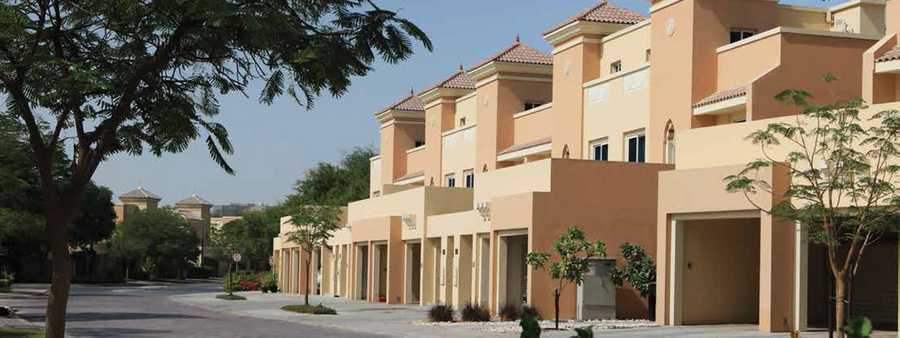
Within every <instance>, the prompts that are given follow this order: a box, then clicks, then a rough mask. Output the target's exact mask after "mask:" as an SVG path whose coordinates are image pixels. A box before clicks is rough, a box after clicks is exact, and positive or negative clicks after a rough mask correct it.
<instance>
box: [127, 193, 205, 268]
mask: <svg viewBox="0 0 900 338" xmlns="http://www.w3.org/2000/svg"><path fill="white" fill-rule="evenodd" d="M161 200H162V198H160V197H159V196H158V195H156V194H154V193H152V192H150V191H147V190H146V189H144V187H138V188H137V189H134V190H131V191H129V192H126V193H124V194H122V195H119V201H120V203H118V204H116V205H115V206H114V209H115V212H116V224H121V223H122V222H124V221H125V220H126V219H127V218H128V217H130V216H131V215H133V214H134V213H135V212H136V211H138V210H145V209H155V208H158V207H159V202H160V201H161ZM211 208H212V203H210V202H209V201H207V200H205V199H203V198H202V197H200V196H198V195H197V194H192V195H191V196H188V197H187V198H185V199H182V200H180V201H178V202H175V211H176V212H178V213H179V214H180V215H181V216H182V217H184V219H185V220H187V221H188V223H190V224H191V228H192V229H194V233H196V234H197V237H198V238H199V239H200V256H199V257H198V258H197V265H203V257H205V256H206V255H207V253H208V248H209V226H210V218H211V217H210V209H211Z"/></svg>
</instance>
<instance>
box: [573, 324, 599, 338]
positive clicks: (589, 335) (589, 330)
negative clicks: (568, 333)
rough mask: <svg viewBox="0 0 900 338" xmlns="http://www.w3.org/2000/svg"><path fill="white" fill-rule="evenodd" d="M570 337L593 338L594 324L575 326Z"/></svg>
mask: <svg viewBox="0 0 900 338" xmlns="http://www.w3.org/2000/svg"><path fill="white" fill-rule="evenodd" d="M572 338H594V326H593V325H589V326H585V327H576V328H575V335H574V336H572Z"/></svg>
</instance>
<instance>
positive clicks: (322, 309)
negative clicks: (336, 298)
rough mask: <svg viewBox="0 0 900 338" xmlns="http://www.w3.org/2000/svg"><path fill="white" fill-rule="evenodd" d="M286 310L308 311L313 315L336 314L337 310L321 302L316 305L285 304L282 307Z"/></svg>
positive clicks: (307, 312)
mask: <svg viewBox="0 0 900 338" xmlns="http://www.w3.org/2000/svg"><path fill="white" fill-rule="evenodd" d="M281 309H282V310H284V311H290V312H296V313H306V314H313V315H336V314H337V311H336V310H335V309H332V308H330V307H327V306H325V305H322V304H321V303H320V304H319V305H316V306H312V305H285V306H282V307H281Z"/></svg>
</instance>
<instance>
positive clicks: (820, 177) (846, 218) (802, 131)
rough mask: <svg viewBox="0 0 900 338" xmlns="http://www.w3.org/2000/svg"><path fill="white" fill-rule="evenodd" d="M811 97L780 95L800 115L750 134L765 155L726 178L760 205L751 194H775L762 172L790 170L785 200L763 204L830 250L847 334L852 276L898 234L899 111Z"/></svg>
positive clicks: (838, 316) (838, 317)
mask: <svg viewBox="0 0 900 338" xmlns="http://www.w3.org/2000/svg"><path fill="white" fill-rule="evenodd" d="M825 80H826V81H827V82H832V81H835V80H836V79H835V78H834V77H832V76H827V77H826V79H825ZM811 98H812V96H811V95H810V94H809V93H808V92H805V91H802V90H786V91H784V92H781V93H780V94H778V95H777V96H776V100H778V101H780V102H783V103H785V104H786V105H787V106H789V107H795V108H798V109H799V110H800V111H801V113H800V114H799V115H797V116H796V118H793V119H788V120H785V121H782V122H776V123H770V124H769V125H768V126H767V127H766V128H765V129H762V130H759V131H756V132H753V133H752V134H750V135H749V136H748V137H747V139H748V140H749V141H751V142H753V144H756V145H758V146H759V147H760V152H761V154H762V157H761V158H760V159H758V160H756V161H753V162H750V163H749V164H747V166H746V167H745V168H744V169H743V170H741V172H739V173H737V174H735V175H731V176H728V177H726V178H725V181H726V183H727V189H728V190H729V191H732V192H743V193H744V194H745V195H746V196H747V199H748V201H750V202H751V203H753V199H752V198H751V197H752V196H751V195H753V194H756V193H759V192H763V193H766V194H772V193H773V192H774V191H773V182H769V181H767V180H765V179H763V178H762V176H761V175H758V172H759V171H760V170H767V169H770V168H782V170H786V171H787V173H788V175H789V176H790V177H789V178H790V181H789V182H787V183H786V184H787V186H786V187H784V188H785V191H784V194H783V195H784V196H783V197H784V198H783V199H782V201H781V202H779V203H777V204H776V205H774V206H773V207H772V208H769V209H767V208H764V207H762V206H757V207H758V208H760V209H761V210H763V211H765V212H767V213H770V214H772V215H773V216H775V217H780V218H783V219H787V220H790V221H793V222H795V223H796V224H799V225H800V226H801V227H802V231H803V232H804V233H805V234H806V235H807V236H808V238H809V241H810V242H812V243H820V244H822V245H823V246H824V247H825V251H826V256H827V257H826V260H827V262H828V269H829V271H830V272H831V279H832V280H833V285H834V316H835V317H834V320H835V323H836V326H837V330H836V331H837V332H838V334H839V335H843V332H842V327H843V325H844V322H845V320H846V317H847V316H846V314H847V309H848V308H849V304H850V302H851V299H850V295H851V290H852V281H853V277H854V276H855V275H856V273H857V272H858V271H859V268H860V262H861V261H862V258H863V255H864V254H865V253H866V249H867V248H868V247H870V246H871V245H873V244H874V243H875V242H877V241H878V240H879V239H880V238H881V236H882V235H883V234H884V233H885V232H888V231H896V230H897V224H898V222H897V221H898V218H897V215H898V206H900V194H898V190H897V189H898V186H897V185H896V181H897V178H898V172H900V165H898V164H900V163H898V160H900V112H898V111H896V110H887V111H881V112H877V113H875V114H873V115H871V116H869V117H865V118H864V117H862V116H860V111H861V110H863V109H865V108H866V107H865V104H864V102H862V100H859V99H854V100H848V101H837V100H831V102H829V103H826V104H814V103H812V102H811ZM776 149H780V150H776ZM779 154H780V155H779Z"/></svg>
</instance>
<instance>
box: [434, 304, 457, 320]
mask: <svg viewBox="0 0 900 338" xmlns="http://www.w3.org/2000/svg"><path fill="white" fill-rule="evenodd" d="M428 321H431V322H452V321H453V308H452V307H450V305H444V304H435V305H433V306H432V307H431V308H430V309H428Z"/></svg>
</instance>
